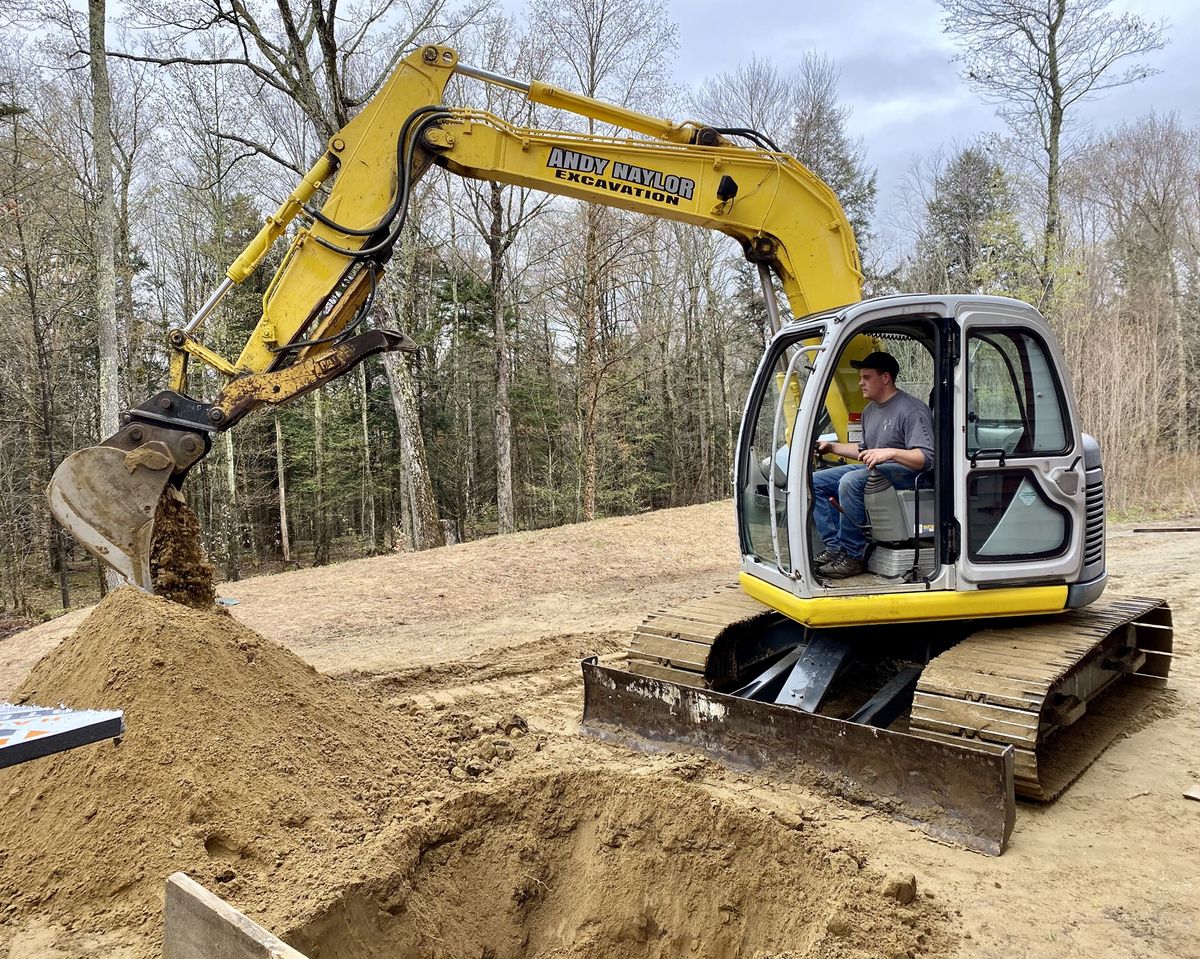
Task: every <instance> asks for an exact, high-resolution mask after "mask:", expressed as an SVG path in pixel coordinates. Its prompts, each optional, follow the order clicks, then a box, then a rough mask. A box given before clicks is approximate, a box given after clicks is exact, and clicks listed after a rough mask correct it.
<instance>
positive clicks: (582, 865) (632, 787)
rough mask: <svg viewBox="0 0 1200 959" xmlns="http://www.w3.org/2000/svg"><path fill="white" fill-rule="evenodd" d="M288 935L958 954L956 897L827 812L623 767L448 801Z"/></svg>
mask: <svg viewBox="0 0 1200 959" xmlns="http://www.w3.org/2000/svg"><path fill="white" fill-rule="evenodd" d="M364 868H365V869H366V870H368V871H369V872H374V873H375V875H374V878H371V879H369V880H364V881H363V882H360V883H358V884H356V885H355V886H353V887H350V888H349V889H347V890H346V891H345V893H344V894H343V895H342V896H341V897H340V898H339V899H338V900H337V901H336V902H335V903H334V904H333V905H331V906H330V907H329V908H328V909H327V910H325V911H324V912H323V913H322V914H321V915H319V916H317V917H316V918H315V919H314V920H313V921H311V922H309V923H307V924H305V925H304V926H302V927H300V928H297V929H295V930H293V931H292V932H291V934H290V935H288V936H287V938H288V941H289V942H291V944H292V945H294V946H296V947H297V948H298V949H300V950H301V951H302V952H304V953H305V954H306V955H309V956H312V957H319V959H384V957H387V959H392V957H403V959H410V957H411V959H418V957H421V959H430V957H432V959H459V957H471V959H479V957H486V959H518V957H526V956H528V957H540V959H607V957H610V956H623V957H629V959H633V957H645V959H651V957H654V959H668V957H671V959H673V957H680V959H682V957H694V956H704V957H707V959H733V957H737V956H760V957H768V956H770V957H783V956H789V957H795V959H819V957H820V959H833V957H863V959H866V957H871V959H880V957H883V959H892V957H897V959H898V957H909V956H915V955H925V956H938V955H946V954H947V953H948V952H949V951H950V950H951V949H952V947H953V946H954V945H955V943H956V941H957V937H956V936H955V935H954V934H953V933H951V932H950V931H949V930H950V924H949V918H948V916H947V915H946V913H945V912H944V911H943V910H942V909H941V908H940V907H938V906H937V905H935V903H934V902H933V900H931V899H930V898H928V897H926V896H925V895H923V894H921V892H920V891H919V890H918V889H917V885H916V881H915V879H914V878H913V877H912V876H911V875H897V876H886V875H883V874H879V873H876V872H874V871H873V870H871V869H870V868H867V867H865V865H864V863H863V861H862V859H861V858H860V857H858V856H856V855H855V854H854V853H853V852H852V851H849V850H844V849H840V848H838V847H836V846H833V845H831V844H830V842H829V839H828V838H827V837H826V835H825V834H824V833H823V832H822V831H821V829H820V828H819V827H818V826H815V825H813V824H811V823H806V822H804V821H803V820H795V821H790V822H780V821H778V820H777V819H775V818H772V817H771V816H768V815H765V814H763V813H761V812H756V811H750V810H746V809H739V808H737V807H735V806H732V805H730V804H728V803H725V802H722V801H719V800H716V799H713V798H711V797H710V796H709V795H707V794H706V793H705V792H704V791H703V790H701V789H700V788H698V787H696V786H693V785H691V784H687V783H681V782H678V781H676V780H669V779H666V778H664V777H661V776H653V775H625V774H620V773H614V772H612V771H589V772H555V773H549V774H543V775H525V776H521V777H516V778H514V779H512V780H509V781H507V782H504V783H500V784H498V785H497V786H496V787H494V788H492V789H490V790H475V791H472V792H469V793H465V794H462V795H460V796H458V797H456V798H454V799H451V800H449V801H448V802H446V803H444V804H442V805H440V806H438V807H435V808H434V809H433V810H432V811H431V814H430V817H429V821H428V822H427V823H426V824H425V825H424V826H422V827H420V828H409V829H406V830H402V831H400V833H399V834H397V835H396V836H394V837H393V840H392V841H391V842H390V843H389V844H388V855H387V856H386V857H385V858H381V859H380V860H379V861H377V862H375V863H373V864H367V865H365V866H364Z"/></svg>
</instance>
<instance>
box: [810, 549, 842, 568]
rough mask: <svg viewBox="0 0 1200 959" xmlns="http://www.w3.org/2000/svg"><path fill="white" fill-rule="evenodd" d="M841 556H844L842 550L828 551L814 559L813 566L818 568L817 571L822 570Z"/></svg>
mask: <svg viewBox="0 0 1200 959" xmlns="http://www.w3.org/2000/svg"><path fill="white" fill-rule="evenodd" d="M841 555H842V554H841V551H840V550H836V549H826V550H825V551H824V552H823V553H819V554H817V555H816V556H814V557H813V566H815V567H817V569H820V568H821V567H822V566H825V565H827V564H829V563H832V562H833V561H834V560H835V559H837V558H838V557H839V556H841Z"/></svg>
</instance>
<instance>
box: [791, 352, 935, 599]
mask: <svg viewBox="0 0 1200 959" xmlns="http://www.w3.org/2000/svg"><path fill="white" fill-rule="evenodd" d="M850 365H851V366H853V367H854V368H855V369H857V370H858V385H859V388H860V389H861V390H862V395H863V397H864V398H865V399H867V400H869V401H870V402H868V403H867V406H866V408H865V409H864V410H863V414H862V430H863V439H862V443H861V444H859V443H834V442H830V441H829V440H819V441H818V442H817V444H816V451H817V452H818V453H820V454H822V455H825V454H832V455H834V456H841V457H845V458H846V459H856V460H859V461H860V462H862V463H864V464H865V465H863V466H858V465H855V464H852V463H850V464H846V465H844V466H834V467H831V468H829V469H823V470H818V471H816V472H815V473H814V474H813V493H814V503H813V518H814V520H815V521H816V524H817V531H818V532H819V533H820V535H821V541H822V543H823V544H824V546H825V551H824V552H823V553H821V554H820V555H819V556H817V557H815V558H814V560H813V562H814V564H815V565H816V567H817V572H818V573H819V574H820V575H821V576H824V577H826V578H827V579H846V578H847V577H849V576H857V575H858V574H859V573H861V572H862V571H863V554H864V553H865V552H866V549H867V541H866V537H865V536H864V535H863V527H864V526H866V524H867V510H866V506H865V505H864V503H863V487H864V486H866V485H867V475H868V473H869V471H870V470H872V469H876V470H880V471H881V472H883V473H885V474H886V475H887V477H888V479H889V480H891V481H892V485H893V486H895V487H896V489H912V488H913V487H914V486H915V485H916V481H917V476H918V475H919V474H920V473H921V472H922V471H924V470H927V469H930V468H931V467H932V466H933V416H932V414H930V412H929V407H928V406H926V405H925V404H924V403H922V402H921V401H920V400H919V399H917V398H916V397H915V396H913V395H912V394H911V393H906V392H905V391H904V390H902V389H900V388H899V387H897V386H896V379H897V377H899V375H900V364H899V363H897V362H896V358H895V357H894V356H892V355H891V354H890V353H883V352H880V351H878V350H877V351H875V352H874V353H871V354H869V355H868V356H867V357H866V358H864V359H862V360H851V361H850ZM832 498H836V499H837V502H838V504H839V505H840V506H841V508H842V509H841V512H839V511H838V509H837V507H835V506H834V505H833V503H832V502H831V501H830V500H831V499H832Z"/></svg>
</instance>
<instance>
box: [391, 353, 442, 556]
mask: <svg viewBox="0 0 1200 959" xmlns="http://www.w3.org/2000/svg"><path fill="white" fill-rule="evenodd" d="M383 365H384V369H386V370H387V374H388V385H389V386H390V387H391V392H392V406H393V407H394V408H395V411H396V426H397V428H398V429H397V441H398V445H399V454H400V497H401V503H402V505H403V512H402V515H403V520H404V526H405V533H406V534H407V535H408V539H409V542H410V543H411V545H412V548H413V549H430V548H431V547H434V546H441V545H443V544H444V542H445V540H444V538H443V536H442V527H441V524H440V523H439V522H438V511H437V502H436V501H435V500H434V498H433V485H432V484H431V483H430V481H429V465H428V463H427V461H426V458H425V439H424V437H423V436H422V435H421V424H420V422H419V421H418V417H417V400H416V396H415V394H414V391H413V383H412V374H411V373H410V372H409V370H408V363H407V362H406V361H405V359H404V357H403V356H401V355H399V354H396V353H384V354H383Z"/></svg>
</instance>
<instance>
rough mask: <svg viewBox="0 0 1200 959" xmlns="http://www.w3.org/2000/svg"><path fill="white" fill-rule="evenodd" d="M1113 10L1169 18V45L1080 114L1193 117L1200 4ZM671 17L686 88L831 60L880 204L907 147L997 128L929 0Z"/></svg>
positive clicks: (686, 1) (1198, 105)
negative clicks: (813, 55) (753, 63)
mask: <svg viewBox="0 0 1200 959" xmlns="http://www.w3.org/2000/svg"><path fill="white" fill-rule="evenodd" d="M1111 9H1112V10H1113V11H1114V12H1119V11H1124V10H1131V9H1136V12H1137V13H1139V14H1140V15H1141V16H1143V17H1146V18H1149V19H1153V20H1158V19H1165V20H1166V21H1167V22H1168V25H1167V36H1168V37H1169V39H1170V43H1169V44H1168V45H1167V47H1166V49H1164V50H1162V51H1159V52H1158V53H1155V54H1152V55H1150V56H1149V57H1148V58H1146V61H1145V62H1146V63H1147V64H1148V65H1149V66H1152V67H1155V68H1157V69H1158V70H1160V71H1161V72H1160V73H1159V74H1158V75H1156V76H1154V77H1151V78H1149V79H1148V80H1143V81H1141V82H1140V83H1137V84H1134V85H1133V86H1130V87H1126V88H1123V89H1119V90H1115V91H1112V92H1110V93H1108V94H1106V95H1105V96H1104V97H1103V98H1102V99H1100V100H1097V101H1093V102H1091V103H1089V104H1086V105H1084V106H1083V108H1082V110H1081V112H1080V117H1081V118H1084V119H1085V120H1086V122H1090V123H1092V124H1093V125H1094V126H1096V127H1101V128H1102V127H1105V126H1108V125H1110V124H1113V123H1117V122H1120V121H1122V120H1127V119H1133V118H1135V117H1138V116H1141V115H1142V114H1145V113H1148V112H1150V111H1151V110H1155V111H1157V112H1159V113H1169V112H1172V111H1174V112H1177V113H1178V114H1179V115H1180V117H1181V119H1182V120H1183V121H1184V122H1185V123H1187V124H1190V125H1197V124H1200V69H1198V64H1197V59H1198V58H1200V2H1197V0H1138V3H1137V4H1136V6H1135V5H1134V4H1131V3H1128V2H1127V0H1116V2H1114V3H1113V5H1112V8H1111ZM669 15H670V16H671V17H672V19H673V20H674V21H675V22H676V23H677V24H678V25H679V53H678V57H677V59H676V65H675V75H676V77H677V79H678V80H679V82H681V83H685V84H688V85H694V84H696V83H698V82H700V81H701V80H703V79H704V78H705V77H707V76H712V75H714V74H717V73H720V72H724V71H731V70H733V69H735V68H736V67H737V65H738V64H739V63H744V62H746V61H748V60H749V59H750V57H751V56H754V55H758V56H762V57H767V58H769V59H770V60H772V61H773V62H775V63H776V64H778V65H779V66H780V67H781V68H784V69H790V68H791V67H792V66H794V65H795V64H796V62H797V61H798V60H799V58H800V56H801V55H802V54H803V53H804V51H805V50H814V51H818V52H824V53H827V54H829V55H830V56H831V57H833V59H834V60H835V61H836V62H837V64H838V66H839V68H840V69H841V75H842V82H841V94H842V97H843V99H844V101H845V102H846V103H847V104H848V105H849V106H850V107H851V109H852V110H853V114H852V116H851V118H850V123H849V126H850V133H851V134H852V135H853V136H856V137H857V136H861V137H862V138H863V139H864V140H865V142H866V147H867V156H868V161H869V162H870V163H871V164H873V165H874V166H876V167H877V168H878V170H879V212H881V213H883V212H884V211H886V210H887V209H889V208H890V207H891V206H892V204H894V203H895V202H896V198H897V193H898V188H899V182H900V179H901V177H902V176H903V174H904V171H905V170H906V169H907V167H908V164H909V160H910V158H911V156H912V155H913V154H916V153H921V154H925V153H930V152H932V151H933V150H935V149H936V148H937V147H938V146H939V145H943V144H944V145H947V146H949V145H950V144H952V143H954V142H959V143H962V142H964V141H967V140H970V139H972V138H973V137H974V136H975V135H976V134H978V133H982V132H988V131H1000V130H1003V129H1004V127H1003V124H1002V122H1001V121H1000V120H999V119H997V118H996V116H995V110H994V108H993V107H992V106H989V105H988V104H985V103H983V102H982V100H981V99H980V98H979V95H978V93H976V92H975V90H973V89H972V88H971V87H969V86H968V85H967V84H966V83H965V82H964V81H963V80H961V79H960V78H959V69H960V68H959V66H958V65H956V64H953V63H951V62H950V60H951V58H952V57H953V56H954V54H955V52H956V49H955V46H954V41H953V39H952V38H951V37H949V36H947V35H946V34H945V33H943V31H942V27H941V22H940V21H941V8H940V7H939V6H938V4H937V3H936V2H935V0H842V2H834V3H815V2H800V0H775V2H768V0H736V2H733V3H730V2H729V0H672V2H671V3H670V6H669ZM764 132H767V133H770V132H771V131H764Z"/></svg>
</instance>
